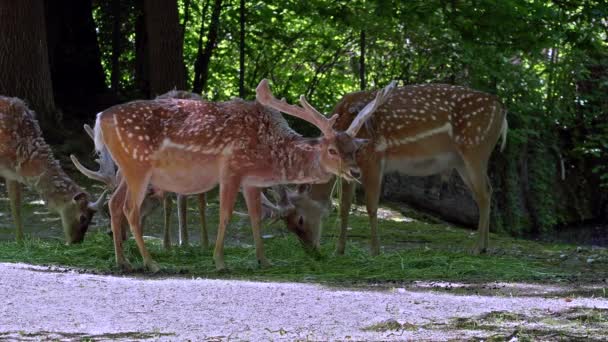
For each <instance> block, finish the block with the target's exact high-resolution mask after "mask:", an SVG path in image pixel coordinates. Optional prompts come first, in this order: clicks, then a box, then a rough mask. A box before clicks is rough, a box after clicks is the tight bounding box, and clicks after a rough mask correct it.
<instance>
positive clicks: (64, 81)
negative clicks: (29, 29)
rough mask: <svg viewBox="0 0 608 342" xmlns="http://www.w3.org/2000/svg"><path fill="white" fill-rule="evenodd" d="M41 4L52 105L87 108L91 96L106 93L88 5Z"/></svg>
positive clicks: (80, 1) (78, 1)
mask: <svg viewBox="0 0 608 342" xmlns="http://www.w3.org/2000/svg"><path fill="white" fill-rule="evenodd" d="M16 2H20V1H16ZM40 2H42V1H40ZM45 3H46V28H47V39H48V55H49V63H50V69H51V79H52V82H53V90H54V95H55V101H56V102H57V104H58V105H59V106H60V107H62V108H64V109H66V107H72V106H74V105H76V106H78V105H82V104H84V105H88V103H90V102H91V97H92V96H95V95H96V94H99V93H103V92H104V91H105V89H106V84H105V75H104V72H103V68H102V66H101V52H100V50H99V44H98V42H97V33H96V31H95V27H96V26H95V22H94V21H93V6H92V2H91V0H64V1H46V2H45ZM76 112H78V111H76ZM84 114H85V115H88V113H84Z"/></svg>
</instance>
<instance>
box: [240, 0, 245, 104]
mask: <svg viewBox="0 0 608 342" xmlns="http://www.w3.org/2000/svg"><path fill="white" fill-rule="evenodd" d="M240 14H241V16H240V22H241V39H240V44H239V97H240V98H245V0H241V8H240Z"/></svg>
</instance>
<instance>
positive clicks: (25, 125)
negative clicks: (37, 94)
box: [0, 96, 105, 244]
mask: <svg viewBox="0 0 608 342" xmlns="http://www.w3.org/2000/svg"><path fill="white" fill-rule="evenodd" d="M0 176H1V177H3V178H5V179H6V188H7V191H8V195H9V198H10V206H11V212H12V216H13V220H14V221H15V226H16V238H17V240H22V239H23V221H22V218H21V184H25V185H26V186H28V187H30V188H32V189H34V190H36V191H37V192H38V193H39V194H40V197H42V199H43V200H44V202H45V203H46V205H47V206H48V207H49V209H51V210H52V211H55V212H57V213H58V214H59V216H61V224H62V226H63V232H64V234H65V239H66V242H67V243H68V244H71V243H77V242H81V241H82V240H83V239H84V235H85V233H86V231H87V229H88V227H89V224H90V223H91V219H92V218H93V215H94V214H95V212H96V211H98V209H99V206H100V204H101V203H102V202H103V198H104V196H105V193H104V194H102V195H101V196H100V197H99V199H98V200H97V201H96V202H94V203H93V202H90V201H89V199H90V195H89V194H88V193H86V192H85V191H83V190H82V188H80V187H79V186H78V185H77V184H76V183H74V181H73V180H72V179H71V178H70V177H68V175H66V174H65V172H64V171H63V169H61V166H60V165H59V162H58V161H57V160H55V158H54V157H53V152H52V151H51V148H50V147H49V145H48V144H47V143H46V142H45V141H44V138H43V137H42V131H41V130H40V127H39V126H38V122H37V121H36V119H35V115H34V112H33V111H31V110H30V109H29V108H28V107H27V106H26V105H25V103H24V102H23V101H21V100H19V99H17V98H10V97H4V96H0Z"/></svg>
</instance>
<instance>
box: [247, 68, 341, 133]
mask: <svg viewBox="0 0 608 342" xmlns="http://www.w3.org/2000/svg"><path fill="white" fill-rule="evenodd" d="M255 92H256V99H257V100H258V102H259V103H261V104H263V105H264V106H268V107H272V108H274V109H276V110H278V111H281V112H283V113H285V114H289V115H293V116H295V117H298V118H300V119H302V120H306V121H308V122H310V123H311V124H313V125H315V126H316V127H317V128H319V129H320V130H321V132H322V133H323V135H325V136H326V137H331V136H334V135H335V132H334V129H333V125H334V123H335V122H336V120H337V119H338V114H334V115H333V116H332V117H331V118H329V119H328V118H326V117H325V115H323V114H321V113H319V111H317V110H316V109H315V108H314V107H313V106H311V105H310V103H308V101H306V97H305V96H304V95H302V96H300V104H301V105H302V107H298V106H294V105H290V104H288V103H287V102H286V101H285V99H282V100H280V101H279V100H277V99H276V98H275V97H274V96H273V95H272V92H271V91H270V87H269V86H268V80H267V79H263V80H261V81H260V84H258V87H257V88H256V89H255Z"/></svg>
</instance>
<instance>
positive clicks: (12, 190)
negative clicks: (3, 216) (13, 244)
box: [6, 179, 23, 241]
mask: <svg viewBox="0 0 608 342" xmlns="http://www.w3.org/2000/svg"><path fill="white" fill-rule="evenodd" d="M6 189H7V191H8V198H9V199H10V202H11V215H13V221H15V228H16V231H15V238H16V239H17V241H22V240H23V221H22V220H21V184H19V183H18V182H17V181H13V180H8V179H7V180H6Z"/></svg>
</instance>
